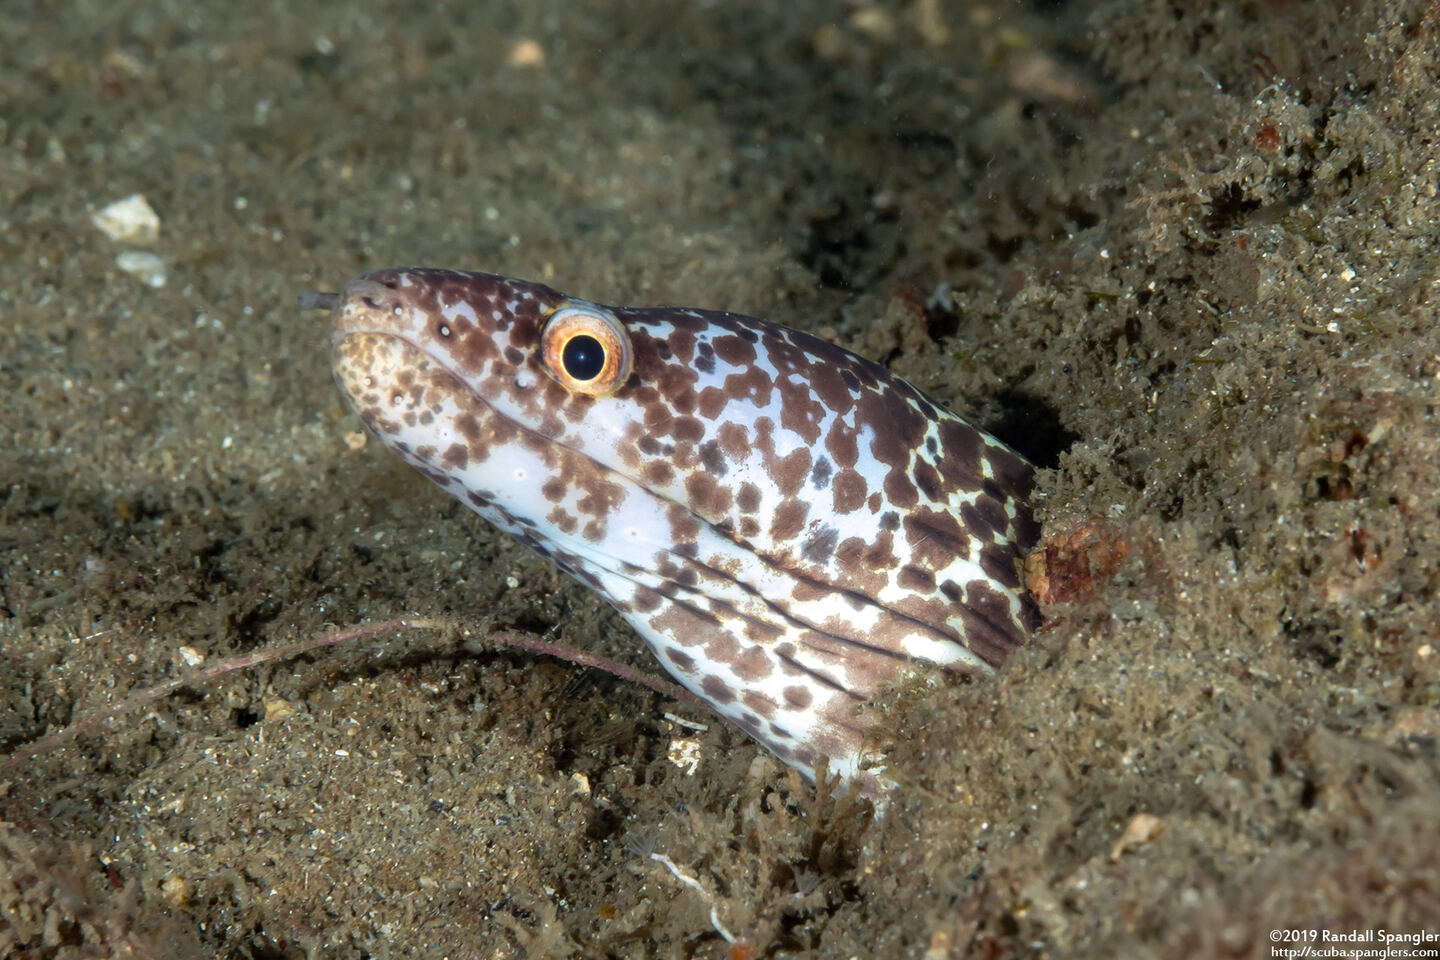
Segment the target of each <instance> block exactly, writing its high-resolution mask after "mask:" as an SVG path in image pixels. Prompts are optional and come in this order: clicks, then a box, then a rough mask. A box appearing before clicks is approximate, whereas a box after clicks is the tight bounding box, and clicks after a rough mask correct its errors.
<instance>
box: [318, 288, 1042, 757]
mask: <svg viewBox="0 0 1440 960" xmlns="http://www.w3.org/2000/svg"><path fill="white" fill-rule="evenodd" d="M302 305H303V306H311V307H326V308H329V309H330V310H331V313H332V323H333V332H332V342H333V347H334V369H335V377H336V380H337V381H338V382H339V385H340V388H341V390H342V391H343V392H344V394H345V396H346V397H347V398H348V400H349V402H350V404H351V405H352V406H353V407H354V409H355V411H356V412H357V413H358V414H359V415H360V418H361V420H363V421H364V422H365V424H366V426H367V427H369V429H370V431H371V432H372V433H374V435H375V436H376V437H378V438H379V439H380V440H381V441H383V442H384V443H385V445H386V446H388V447H389V448H390V449H392V450H393V451H395V452H396V453H398V454H399V455H400V456H401V457H402V458H404V459H405V460H406V461H407V462H409V463H410V464H411V465H413V466H414V467H415V468H416V469H418V470H419V471H420V472H421V473H423V474H424V475H425V476H427V477H429V478H430V479H431V480H433V481H434V482H435V483H437V484H439V485H440V486H441V487H443V488H444V489H445V490H446V491H448V492H449V493H451V494H452V495H454V496H455V497H457V498H458V499H460V500H461V501H462V502H463V503H465V504H466V505H467V506H468V507H470V508H471V509H472V510H474V511H475V512H476V513H478V514H480V515H481V516H482V517H484V518H485V519H487V520H489V521H490V522H491V523H492V524H494V525H495V526H497V527H499V528H500V529H501V530H503V531H505V532H506V533H508V534H510V535H511V536H512V537H514V538H515V539H517V540H519V541H520V542H522V543H525V544H527V545H528V546H530V547H532V548H533V549H535V550H536V551H538V552H539V553H541V554H544V555H545V556H547V557H549V558H550V559H551V560H553V561H554V562H555V563H556V564H557V565H559V566H560V567H561V568H562V569H564V570H565V571H566V572H567V573H569V574H571V575H572V576H574V577H575V578H577V579H578V580H580V581H582V582H584V583H586V584H588V585H589V586H591V587H592V588H594V589H595V590H596V591H598V592H599V593H600V594H601V595H602V596H603V597H605V598H606V599H607V600H608V601H609V602H610V603H611V604H612V605H613V606H614V607H615V609H617V610H618V611H619V612H620V614H621V615H622V616H623V617H624V618H625V619H626V620H627V621H628V622H629V623H630V625H631V626H632V627H634V628H635V630H636V632H637V633H639V634H640V636H641V637H642V638H644V640H645V642H646V643H647V644H649V646H650V649H651V650H652V651H654V653H655V656H656V658H657V659H658V660H659V661H660V663H661V664H662V665H663V666H664V667H665V669H666V670H668V671H669V672H670V673H671V675H673V676H674V677H675V679H677V680H678V681H679V682H680V683H681V684H683V685H684V686H685V687H686V688H688V689H689V690H690V691H692V692H693V693H695V694H696V695H698V696H700V697H701V698H703V699H704V700H706V701H708V702H709V703H710V704H711V705H712V706H713V707H714V709H715V710H716V711H718V712H719V713H720V714H721V715H723V716H725V717H727V718H728V719H730V720H732V721H733V722H734V723H735V724H736V725H737V726H739V727H740V728H741V729H743V730H744V731H745V732H746V733H748V734H749V735H750V736H752V737H754V738H755V739H756V740H758V741H759V742H760V743H761V744H763V745H764V746H765V747H767V748H768V749H769V750H770V751H771V752H773V753H774V754H775V755H776V756H778V757H779V758H780V759H782V760H783V761H785V762H786V763H788V764H790V765H791V766H794V767H796V768H798V769H799V770H800V771H801V772H802V773H804V774H805V775H806V776H807V777H810V778H811V779H813V778H814V773H815V765H816V763H817V762H818V761H819V759H820V757H822V756H824V757H827V758H828V759H829V764H830V769H831V771H832V772H837V773H839V774H841V775H842V776H845V777H856V776H862V775H863V776H867V777H868V776H870V775H869V774H866V773H864V770H865V768H867V767H868V766H870V765H871V762H872V758H870V757H868V756H866V750H865V746H866V736H867V732H868V729H869V727H870V724H871V722H872V716H873V710H872V707H871V698H872V697H874V696H875V694H876V693H877V692H878V691H880V690H881V689H882V688H884V687H886V686H887V685H890V684H893V683H895V682H896V681H897V680H899V679H901V678H902V677H904V676H906V675H907V673H909V672H910V671H911V670H913V669H916V668H917V667H918V668H921V669H924V668H931V669H933V668H934V667H937V666H938V667H939V668H942V669H944V670H948V671H953V672H957V673H968V674H988V673H991V672H992V671H993V670H994V669H995V668H996V667H998V666H999V665H1000V664H1001V663H1002V662H1003V661H1004V660H1005V658H1006V656H1007V655H1008V654H1009V653H1010V651H1011V650H1013V649H1014V648H1015V647H1016V646H1017V645H1018V644H1020V643H1022V642H1023V641H1024V640H1025V638H1026V637H1027V636H1028V634H1029V633H1030V631H1031V630H1032V629H1033V627H1034V626H1035V624H1036V620H1037V615H1036V612H1035V607H1034V605H1033V603H1032V602H1031V601H1030V599H1029V598H1028V596H1027V595H1026V594H1025V592H1024V589H1023V587H1022V585H1021V581H1020V577H1019V575H1018V574H1017V561H1018V560H1019V559H1020V557H1021V556H1022V555H1023V554H1024V552H1025V551H1026V550H1027V549H1028V548H1029V547H1030V546H1031V545H1032V544H1033V543H1034V541H1035V539H1036V535H1037V527H1036V524H1035V522H1034V521H1033V520H1032V518H1031V511H1030V507H1029V505H1028V500H1027V498H1028V494H1029V492H1030V488H1031V483H1032V478H1033V471H1032V468H1031V466H1030V465H1029V464H1028V463H1026V461H1025V460H1024V459H1022V458H1021V457H1020V456H1019V455H1018V454H1016V453H1015V452H1014V451H1013V450H1011V449H1010V448H1008V447H1006V446H1005V445H1004V444H1002V443H1000V442H999V441H997V440H995V439H993V438H992V437H989V436H987V435H986V434H985V433H983V432H981V431H980V430H979V429H977V428H976V427H974V426H972V425H971V424H969V423H967V422H965V421H964V420H962V419H960V418H959V417H957V416H955V415H954V414H952V413H950V412H949V411H947V410H945V409H944V408H943V407H941V406H940V405H939V404H938V403H936V402H935V401H934V400H932V399H930V398H929V397H927V396H926V395H925V394H923V393H921V392H920V391H919V390H917V389H915V388H914V387H912V386H910V385H909V384H908V383H906V382H904V381H903V380H900V379H897V378H896V377H894V376H892V375H891V374H890V373H889V372H888V371H886V370H885V369H884V368H883V367H880V366H878V365H877V364H874V363H871V362H870V361H868V360H865V359H863V358H861V357H859V356H856V355H855V354H853V353H851V352H849V351H848V350H844V349H842V348H841V347H838V346H836V345H834V344H832V343H828V342H826V341H824V340H820V339H818V338H816V337H813V336H810V335H809V334H805V333H800V332H798V331H795V330H791V329H789V328H787V327H783V326H780V325H778V324H775V323H769V322H767V321H764V320H757V319H754V318H752V317H744V316H738V315H736V314H731V313H719V312H713V311H706V310H690V309H671V308H667V309H629V308H622V307H606V306H601V305H600V304H596V303H590V302H587V301H584V300H579V299H576V298H574V297H569V296H566V295H564V294H562V293H558V292H557V291H555V290H552V289H550V288H549V287H547V286H544V285H542V284H539V283H530V282H525V281H521V280H512V279H508V278H505V277H498V276H491V275H489V274H483V273H460V272H455V271H448V270H433V269H398V270H384V271H380V272H377V273H371V274H367V275H366V276H362V277H360V278H358V279H356V280H355V281H353V282H352V283H350V284H349V286H347V287H346V288H345V289H344V291H342V292H341V293H339V294H310V295H307V296H306V297H303V298H302Z"/></svg>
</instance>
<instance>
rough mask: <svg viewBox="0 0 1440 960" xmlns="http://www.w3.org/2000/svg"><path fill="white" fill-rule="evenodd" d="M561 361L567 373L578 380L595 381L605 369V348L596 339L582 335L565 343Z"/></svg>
mask: <svg viewBox="0 0 1440 960" xmlns="http://www.w3.org/2000/svg"><path fill="white" fill-rule="evenodd" d="M560 359H561V361H562V362H563V363H564V364H565V372H566V373H568V374H570V376H572V377H574V378H575V379H576V380H579V381H581V382H584V381H586V380H594V379H595V378H596V377H598V376H600V371H601V370H604V369H605V348H604V347H602V346H600V341H599V340H596V339H595V338H594V337H589V336H586V335H584V334H581V335H580V336H578V337H571V338H570V339H569V340H567V341H566V342H565V349H564V350H563V351H562V352H561V354H560Z"/></svg>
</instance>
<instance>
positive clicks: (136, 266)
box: [115, 250, 166, 290]
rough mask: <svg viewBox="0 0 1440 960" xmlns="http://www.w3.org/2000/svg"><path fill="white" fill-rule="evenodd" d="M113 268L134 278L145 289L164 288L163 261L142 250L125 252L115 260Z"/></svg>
mask: <svg viewBox="0 0 1440 960" xmlns="http://www.w3.org/2000/svg"><path fill="white" fill-rule="evenodd" d="M115 266H117V267H119V268H120V269H121V270H123V271H124V272H125V273H128V274H130V276H132V277H135V278H136V279H137V280H139V281H140V282H141V283H143V284H145V285H146V286H147V287H154V288H155V289H157V290H158V289H160V288H161V287H163V286H165V279H166V277H165V261H164V260H161V259H160V258H159V257H157V256H156V255H155V254H153V253H146V252H145V251H143V250H126V251H125V252H124V253H122V254H120V255H119V256H117V257H116V258H115Z"/></svg>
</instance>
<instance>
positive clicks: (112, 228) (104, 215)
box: [90, 193, 160, 243]
mask: <svg viewBox="0 0 1440 960" xmlns="http://www.w3.org/2000/svg"><path fill="white" fill-rule="evenodd" d="M90 222H91V223H93V224H94V225H95V228H96V229H97V230H99V231H100V232H101V233H103V234H105V236H107V237H109V238H110V239H111V240H118V241H120V242H121V243H154V242H155V241H156V240H157V239H159V237H160V217H159V216H158V215H157V214H156V213H155V210H154V208H152V207H151V206H150V201H148V200H146V199H145V195H144V194H143V193H134V194H131V195H130V196H128V197H126V198H125V199H124V200H116V201H115V202H114V203H112V204H110V206H108V207H105V208H104V209H103V210H100V211H98V212H97V213H95V214H94V215H92V216H91V217H90Z"/></svg>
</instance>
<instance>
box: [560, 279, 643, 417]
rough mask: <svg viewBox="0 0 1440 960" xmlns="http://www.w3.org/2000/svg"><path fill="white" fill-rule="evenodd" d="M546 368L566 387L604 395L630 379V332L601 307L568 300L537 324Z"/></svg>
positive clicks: (632, 359)
mask: <svg viewBox="0 0 1440 960" xmlns="http://www.w3.org/2000/svg"><path fill="white" fill-rule="evenodd" d="M540 357H541V360H542V362H543V363H544V364H545V372H546V373H548V374H550V376H552V377H554V378H555V380H556V381H557V382H558V383H559V384H560V385H561V386H562V387H564V388H565V389H567V390H573V391H574V392H576V393H585V394H589V395H590V396H594V397H604V396H608V395H609V394H612V393H614V392H615V391H616V390H619V389H620V388H621V387H622V386H624V385H625V381H626V380H629V379H630V370H631V369H632V367H633V366H634V357H633V356H632V353H631V350H630V335H629V334H627V333H626V332H625V328H624V327H623V326H621V325H620V321H619V319H618V318H617V317H616V316H615V315H614V314H613V313H611V312H610V311H609V310H606V309H605V308H604V307H597V306H595V305H594V304H593V303H579V302H575V301H571V302H570V303H566V304H563V305H562V306H561V307H560V308H559V309H557V310H556V311H555V312H554V313H552V314H550V317H549V318H548V319H547V320H546V321H545V326H543V327H541V328H540Z"/></svg>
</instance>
